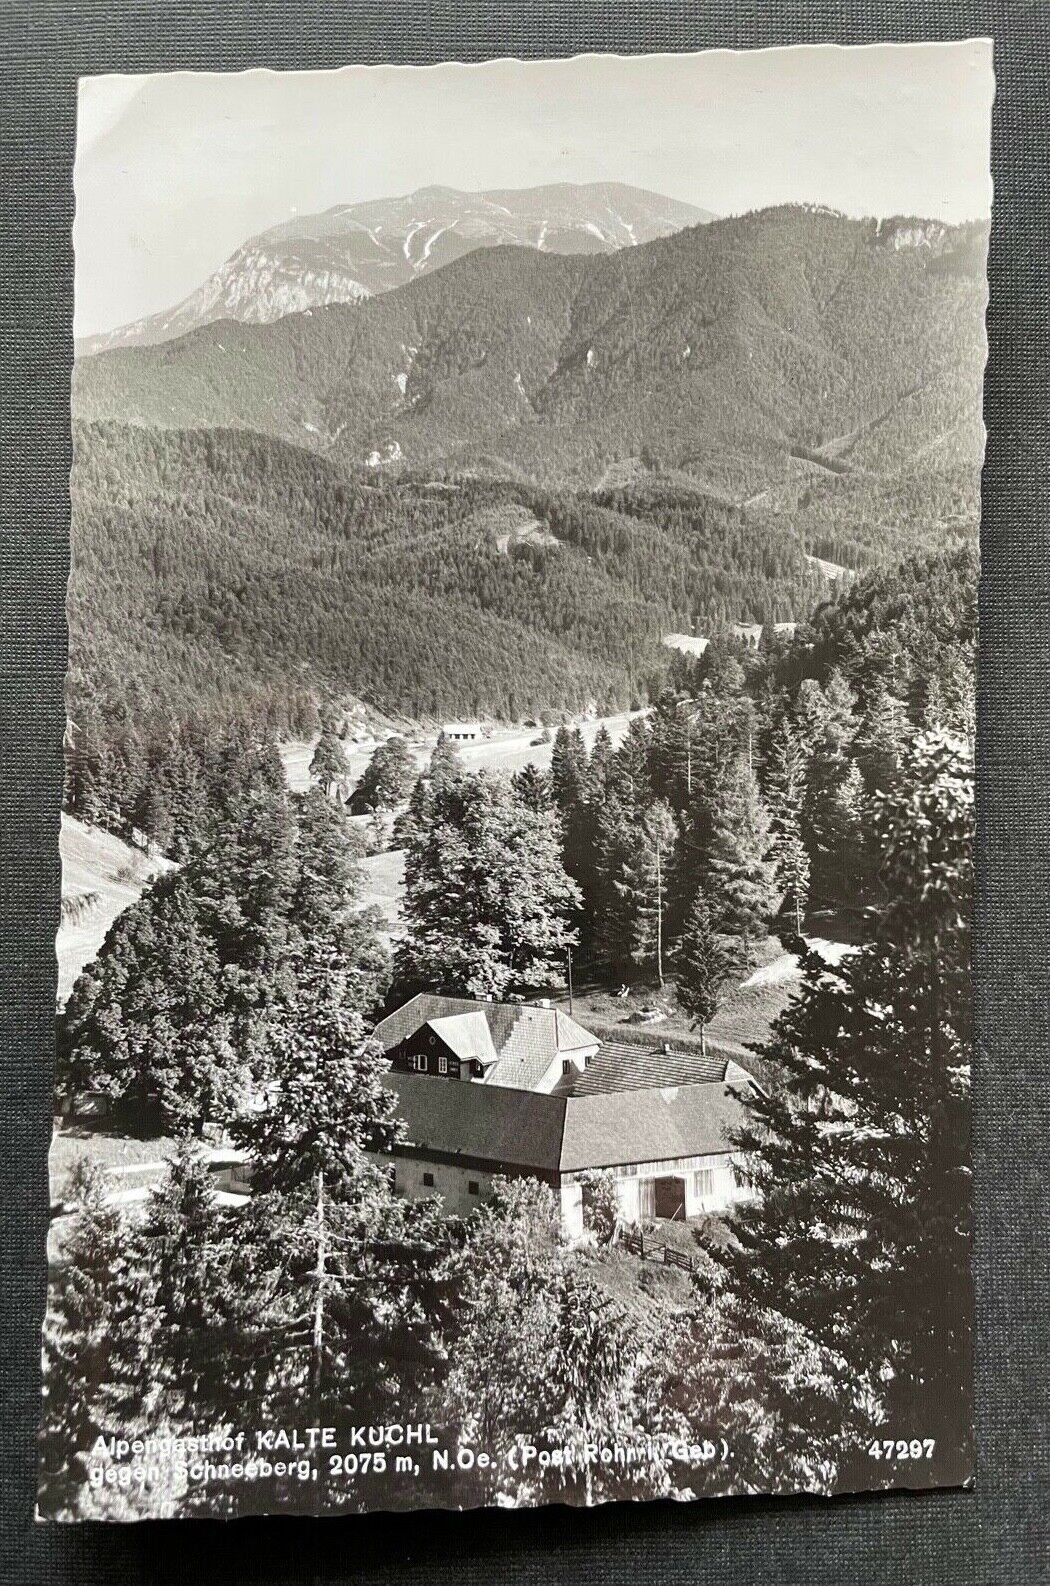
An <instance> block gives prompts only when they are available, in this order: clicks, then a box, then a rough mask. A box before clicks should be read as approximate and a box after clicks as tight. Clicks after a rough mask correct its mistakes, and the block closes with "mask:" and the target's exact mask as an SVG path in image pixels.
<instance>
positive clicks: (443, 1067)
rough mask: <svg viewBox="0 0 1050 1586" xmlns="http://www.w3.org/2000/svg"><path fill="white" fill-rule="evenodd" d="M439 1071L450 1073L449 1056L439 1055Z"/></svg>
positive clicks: (440, 1072)
mask: <svg viewBox="0 0 1050 1586" xmlns="http://www.w3.org/2000/svg"><path fill="white" fill-rule="evenodd" d="M438 1073H439V1074H447V1073H448V1058H447V1057H439V1058H438Z"/></svg>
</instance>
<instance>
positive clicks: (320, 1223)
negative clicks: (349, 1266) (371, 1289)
mask: <svg viewBox="0 0 1050 1586" xmlns="http://www.w3.org/2000/svg"><path fill="white" fill-rule="evenodd" d="M327 1254H328V1249H327V1239H326V1223H325V1202H324V1172H323V1171H321V1170H319V1171H318V1174H317V1262H316V1265H315V1267H314V1278H315V1281H316V1285H317V1288H316V1292H315V1294H314V1331H313V1350H312V1354H311V1358H310V1397H311V1401H312V1402H313V1405H314V1408H315V1411H316V1412H317V1413H318V1414H319V1413H320V1409H321V1379H322V1368H323V1355H324V1284H325V1262H326V1259H327Z"/></svg>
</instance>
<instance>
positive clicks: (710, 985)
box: [674, 893, 738, 1044]
mask: <svg viewBox="0 0 1050 1586" xmlns="http://www.w3.org/2000/svg"><path fill="white" fill-rule="evenodd" d="M737 962H738V960H737V956H736V954H734V953H733V951H732V950H731V948H730V947H729V946H728V945H727V944H726V942H725V940H724V938H722V937H720V936H719V935H717V933H716V932H715V930H714V928H713V926H712V924H711V911H710V909H709V908H708V906H707V900H706V899H705V898H704V897H703V895H702V894H701V893H697V895H696V899H695V901H694V903H693V907H692V909H691V910H690V912H689V918H688V919H687V921H686V926H685V930H684V931H683V933H682V935H681V937H680V939H679V941H678V944H677V946H676V947H675V953H674V974H675V994H676V996H677V999H678V1003H679V1006H680V1007H682V1008H684V1010H685V1012H686V1013H687V1014H688V1015H689V1017H690V1019H691V1020H692V1024H693V1028H694V1029H695V1028H696V1026H697V1025H699V1027H700V1040H701V1044H704V1042H705V1030H706V1026H707V1025H709V1024H710V1022H711V1020H712V1019H713V1018H714V1016H715V1014H716V1013H717V1012H718V1005H719V1001H720V999H721V993H722V989H723V987H724V986H725V984H726V982H727V981H728V980H729V979H730V977H731V976H732V974H733V972H734V970H735V969H736V967H737Z"/></svg>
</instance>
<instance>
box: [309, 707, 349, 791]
mask: <svg viewBox="0 0 1050 1586" xmlns="http://www.w3.org/2000/svg"><path fill="white" fill-rule="evenodd" d="M310 775H311V776H312V777H313V779H314V780H315V781H316V782H318V783H319V784H320V786H321V788H322V790H323V792H324V794H325V796H326V797H327V798H332V797H333V796H334V795H335V794H337V793H339V791H340V789H341V788H342V786H343V784H344V783H345V781H346V777H347V764H346V755H345V753H344V751H343V745H342V740H341V739H340V737H339V735H338V733H337V732H336V729H335V721H334V720H333V718H332V717H331V716H330V715H327V714H326V715H324V716H322V718H321V736H320V737H319V738H318V740H317V746H316V748H315V749H314V752H313V756H312V758H311V760H310Z"/></svg>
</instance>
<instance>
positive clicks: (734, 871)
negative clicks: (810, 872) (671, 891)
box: [707, 759, 776, 968]
mask: <svg viewBox="0 0 1050 1586" xmlns="http://www.w3.org/2000/svg"><path fill="white" fill-rule="evenodd" d="M707 874H708V892H707V896H708V900H709V906H710V909H711V917H712V920H713V922H714V925H715V928H716V930H718V931H719V932H721V933H722V934H723V935H726V936H733V937H736V938H738V939H739V941H740V944H741V949H742V952H743V958H744V962H745V964H746V965H747V966H748V967H749V968H750V967H751V966H752V963H753V959H752V951H751V950H752V946H753V944H754V943H755V942H756V941H757V940H760V939H761V938H763V937H764V936H765V935H766V933H767V926H768V923H769V920H770V918H771V916H772V914H773V911H774V909H775V908H776V875H775V870H774V865H773V861H772V859H771V857H770V836H769V816H768V815H767V813H766V809H765V806H764V804H763V803H762V800H761V797H760V796H759V791H758V783H757V781H756V779H755V775H754V772H753V771H751V770H750V768H749V767H748V764H747V761H746V760H742V759H741V760H738V761H737V762H736V764H735V765H734V766H733V767H732V768H731V769H730V771H729V773H728V775H727V776H726V778H725V780H724V782H723V784H722V790H721V795H720V798H719V802H718V810H717V813H716V815H715V818H714V822H713V831H712V836H711V847H710V858H709V862H708V872H707Z"/></svg>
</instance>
